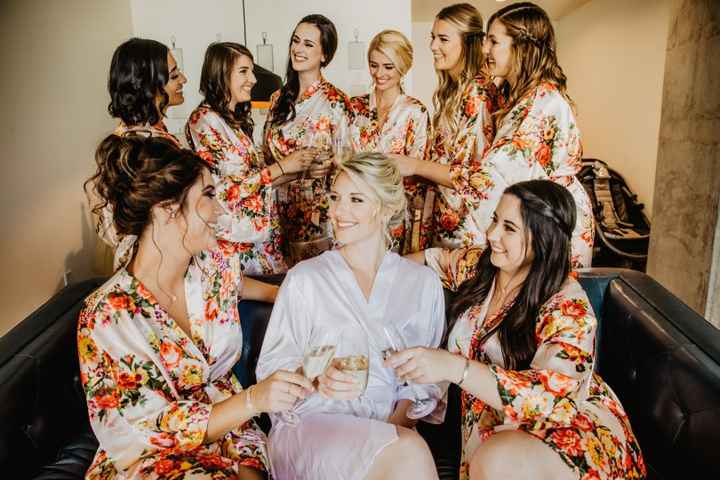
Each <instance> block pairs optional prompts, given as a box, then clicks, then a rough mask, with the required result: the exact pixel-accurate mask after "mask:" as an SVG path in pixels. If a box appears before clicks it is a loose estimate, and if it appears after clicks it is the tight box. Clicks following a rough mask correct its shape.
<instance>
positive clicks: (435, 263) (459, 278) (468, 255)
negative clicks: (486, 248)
mask: <svg viewBox="0 0 720 480" xmlns="http://www.w3.org/2000/svg"><path fill="white" fill-rule="evenodd" d="M482 252H483V249H482V248H479V247H466V248H456V249H452V250H450V249H443V248H429V249H427V250H425V264H426V265H427V266H428V267H430V268H431V269H432V270H434V271H435V273H437V274H438V276H439V277H440V281H441V282H442V285H443V287H445V288H447V289H448V290H451V291H453V292H454V291H457V289H458V288H459V287H460V285H462V284H463V282H465V281H466V280H469V279H470V278H472V277H474V276H475V271H476V267H477V263H478V261H479V260H480V255H481V254H482Z"/></svg>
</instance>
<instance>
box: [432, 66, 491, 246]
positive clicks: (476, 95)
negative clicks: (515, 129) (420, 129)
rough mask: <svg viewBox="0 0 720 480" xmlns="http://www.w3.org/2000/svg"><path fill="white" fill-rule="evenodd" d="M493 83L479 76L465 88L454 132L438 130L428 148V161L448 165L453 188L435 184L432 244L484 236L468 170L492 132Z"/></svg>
mask: <svg viewBox="0 0 720 480" xmlns="http://www.w3.org/2000/svg"><path fill="white" fill-rule="evenodd" d="M495 91H496V89H495V86H494V85H493V84H492V83H491V82H490V81H489V80H487V79H485V77H483V76H478V77H476V78H474V79H473V81H472V82H470V84H469V85H468V86H467V87H466V89H465V92H464V93H463V97H462V102H461V104H460V109H459V110H458V112H457V113H456V118H457V122H458V128H457V131H455V132H449V131H444V130H442V129H437V130H436V131H435V133H434V138H433V142H432V146H431V150H430V160H431V161H433V162H437V163H440V164H442V165H450V176H451V180H452V184H453V186H452V188H449V187H444V186H441V185H438V187H437V189H438V191H439V195H438V196H437V199H436V200H435V209H434V217H435V240H434V242H433V243H434V245H435V246H441V247H446V248H455V247H461V246H470V245H474V244H475V243H477V241H478V239H479V238H482V237H483V235H484V230H482V227H481V224H480V223H479V222H478V220H477V219H476V215H475V210H476V209H477V207H478V204H479V203H478V193H477V191H476V186H475V185H473V184H472V182H470V181H469V180H470V173H471V172H473V171H475V170H476V169H478V168H479V163H480V161H481V158H482V156H483V154H484V153H485V150H486V149H487V148H488V147H489V146H490V143H491V142H492V139H493V136H494V135H495V129H494V124H493V121H492V117H491V114H492V112H493V111H494V110H495V108H496V107H495V101H496V94H495Z"/></svg>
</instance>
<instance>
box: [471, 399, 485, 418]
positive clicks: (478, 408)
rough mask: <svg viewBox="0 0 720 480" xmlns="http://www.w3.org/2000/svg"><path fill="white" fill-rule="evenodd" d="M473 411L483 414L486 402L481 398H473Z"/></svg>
mask: <svg viewBox="0 0 720 480" xmlns="http://www.w3.org/2000/svg"><path fill="white" fill-rule="evenodd" d="M470 409H471V410H472V412H473V413H475V414H478V415H479V414H481V413H482V411H483V410H484V409H485V404H484V403H483V402H481V401H480V400H473V402H472V406H471V407H470Z"/></svg>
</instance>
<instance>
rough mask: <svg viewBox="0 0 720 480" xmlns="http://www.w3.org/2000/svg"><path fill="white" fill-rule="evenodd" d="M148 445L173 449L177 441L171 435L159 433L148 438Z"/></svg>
mask: <svg viewBox="0 0 720 480" xmlns="http://www.w3.org/2000/svg"><path fill="white" fill-rule="evenodd" d="M150 443H152V444H153V445H155V446H156V447H160V448H173V447H174V446H175V445H176V444H177V440H176V439H175V436H174V435H173V434H171V433H168V432H160V433H158V434H157V435H153V436H151V437H150Z"/></svg>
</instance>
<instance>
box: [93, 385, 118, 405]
mask: <svg viewBox="0 0 720 480" xmlns="http://www.w3.org/2000/svg"><path fill="white" fill-rule="evenodd" d="M118 397H119V395H118V393H117V391H115V390H113V391H110V392H107V391H106V392H103V394H101V395H97V396H95V403H97V406H98V407H100V408H101V409H103V410H108V409H112V408H117V406H118V405H119V404H120V402H119V399H118Z"/></svg>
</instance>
